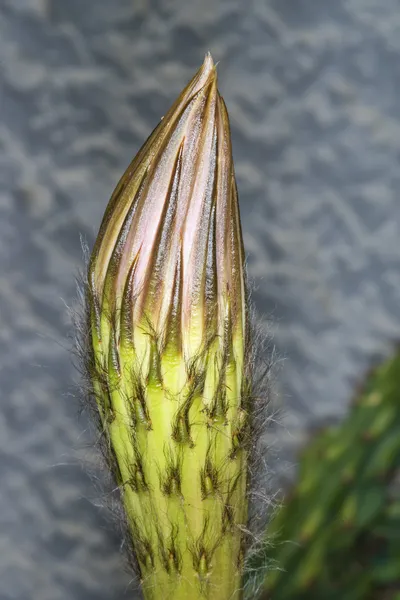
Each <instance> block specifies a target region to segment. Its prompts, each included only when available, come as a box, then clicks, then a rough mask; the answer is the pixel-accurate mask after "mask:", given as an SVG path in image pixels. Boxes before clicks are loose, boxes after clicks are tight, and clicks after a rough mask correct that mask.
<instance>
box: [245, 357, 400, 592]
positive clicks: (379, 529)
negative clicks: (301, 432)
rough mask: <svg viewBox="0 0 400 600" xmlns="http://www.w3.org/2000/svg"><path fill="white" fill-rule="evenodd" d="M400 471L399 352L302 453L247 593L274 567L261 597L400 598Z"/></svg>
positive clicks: (254, 561)
mask: <svg viewBox="0 0 400 600" xmlns="http://www.w3.org/2000/svg"><path fill="white" fill-rule="evenodd" d="M399 474H400V354H397V355H396V356H395V357H394V358H393V359H391V360H389V361H388V362H387V363H385V364H384V365H383V366H381V367H380V368H378V369H377V370H376V371H375V372H374V373H373V374H372V375H371V376H370V378H369V379H368V382H367V384H366V386H365V389H364V390H363V392H362V393H361V394H360V396H359V397H358V398H357V400H356V402H355V404H354V407H353V408H352V410H351V412H350V415H349V416H348V418H346V419H345V421H344V422H343V424H341V425H340V426H336V427H330V428H328V429H326V430H325V431H323V432H321V433H320V434H319V435H317V436H316V437H315V439H314V440H313V441H312V442H311V443H310V445H309V446H308V447H307V448H306V450H305V451H304V453H303V455H302V458H301V462H300V472H299V478H298V483H297V485H296V486H295V488H294V489H293V491H292V493H291V494H290V495H289V497H288V498H287V499H286V500H285V504H284V506H283V507H282V508H281V509H280V510H278V511H277V513H276V515H275V517H274V518H273V519H272V522H271V523H270V525H269V527H268V539H269V540H271V543H270V544H268V545H267V546H266V547H265V548H264V550H263V551H262V552H260V553H259V554H258V555H254V556H253V557H252V559H251V560H250V563H249V570H248V573H249V579H248V581H247V589H248V590H249V597H251V598H254V595H253V594H252V590H254V589H255V588H256V587H257V585H259V584H260V577H261V578H262V577H264V574H265V568H266V567H268V569H267V575H266V578H265V582H264V585H263V594H261V597H262V598H263V599H264V600H267V599H272V600H303V599H304V600H306V599H307V600H311V599H315V600H358V599H360V600H378V599H379V600H389V599H391V600H400V481H399ZM265 556H267V557H268V562H266V560H265ZM257 579H258V581H257Z"/></svg>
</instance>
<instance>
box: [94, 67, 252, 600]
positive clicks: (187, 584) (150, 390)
mask: <svg viewBox="0 0 400 600" xmlns="http://www.w3.org/2000/svg"><path fill="white" fill-rule="evenodd" d="M243 261H244V258H243V245H242V235H241V229H240V219H239V209H238V201H237V191H236V184H235V177H234V170H233V164H232V153H231V142H230V132H229V123H228V116H227V112H226V108H225V105H224V102H223V100H222V98H221V96H220V95H219V92H218V90H217V77H216V70H215V67H214V64H213V62H212V59H211V57H210V56H209V55H208V56H207V57H206V59H205V62H204V64H203V66H202V68H201V69H200V70H199V72H198V73H197V74H196V76H195V77H194V79H193V80H192V81H191V82H190V83H189V85H188V86H187V87H186V89H185V90H184V91H183V92H182V94H181V95H180V96H179V98H178V100H177V101H176V102H175V104H174V105H173V107H172V108H171V109H170V111H169V112H168V113H167V115H166V116H165V117H164V118H163V119H162V121H161V123H160V124H159V126H158V127H157V128H156V129H155V131H154V132H153V133H152V134H151V136H150V138H149V139H148V140H147V142H146V143H145V145H144V146H143V147H142V149H141V150H140V151H139V153H138V155H137V156H136V158H135V159H134V160H133V162H132V163H131V165H130V166H129V167H128V169H127V171H126V172H125V174H124V176H123V177H122V179H121V181H120V183H119V184H118V186H117V188H116V190H115V192H114V194H113V196H112V198H111V200H110V203H109V205H108V208H107V210H106V213H105V216H104V219H103V222H102V225H101V228H100V232H99V235H98V238H97V241H96V244H95V247H94V250H93V254H92V257H91V260H90V264H89V272H88V286H87V299H86V300H87V315H88V326H89V336H88V354H87V356H88V361H87V370H88V373H89V375H90V378H91V381H92V387H93V390H92V392H93V395H94V397H95V400H96V403H97V411H98V415H99V421H100V428H101V431H102V432H103V437H104V439H105V446H106V455H107V458H108V460H109V463H110V465H111V468H112V470H113V472H114V474H115V476H116V479H117V482H118V485H119V488H120V490H121V495H122V499H123V504H124V509H125V513H126V520H127V525H128V529H129V535H130V539H131V542H132V546H133V551H134V554H135V557H136V561H137V567H138V570H139V574H140V578H141V581H142V585H143V592H144V595H145V598H146V599H147V600H151V599H152V600H157V599H167V598H171V599H172V598H173V599H174V600H179V599H187V600H195V599H196V598H205V599H207V598H208V599H214V598H215V599H218V600H234V599H238V598H240V597H241V591H240V589H241V576H242V564H243V552H244V542H245V537H244V536H245V534H244V531H245V528H246V523H247V511H248V507H247V503H248V502H247V496H248V495H247V487H248V477H247V464H248V444H249V439H250V428H251V413H252V402H251V398H250V390H251V381H252V373H251V365H252V362H253V361H252V360H251V356H250V354H251V347H250V343H249V339H250V338H249V327H248V322H247V321H248V320H247V301H246V289H245V276H244V266H243V264H244V262H243ZM252 445H253V442H252Z"/></svg>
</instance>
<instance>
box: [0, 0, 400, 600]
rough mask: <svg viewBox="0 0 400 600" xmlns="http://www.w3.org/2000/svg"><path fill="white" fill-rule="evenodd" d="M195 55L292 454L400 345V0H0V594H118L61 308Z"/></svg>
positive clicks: (121, 582) (120, 579)
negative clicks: (222, 113)
mask: <svg viewBox="0 0 400 600" xmlns="http://www.w3.org/2000/svg"><path fill="white" fill-rule="evenodd" d="M208 49H210V50H211V51H212V53H213V54H214V57H215V59H216V60H219V61H221V64H220V67H219V71H220V81H221V88H222V91H223V94H224V96H225V98H226V100H227V103H228V107H229V110H230V114H231V120H232V129H233V139H234V150H235V156H236V161H237V174H238V183H239V189H240V193H241V207H242V214H243V229H244V234H245V243H246V248H247V251H248V253H249V265H250V273H251V275H252V276H253V277H254V278H255V280H256V282H257V290H256V292H255V300H256V303H257V306H258V309H259V310H260V312H262V313H263V314H264V315H265V316H266V317H268V318H269V319H271V320H272V323H273V325H272V326H271V328H272V330H273V332H274V339H275V343H276V345H277V347H278V350H279V352H280V354H281V356H284V357H286V360H285V361H284V364H283V366H282V368H281V369H280V370H279V372H278V381H277V386H278V389H279V390H280V397H281V402H282V403H283V406H284V407H285V410H286V419H285V423H286V425H287V427H288V430H289V433H290V435H289V433H287V432H282V433H281V434H280V435H279V436H278V438H277V441H276V445H277V447H278V448H280V447H282V448H285V452H286V453H287V452H288V449H289V451H290V449H291V448H292V447H295V446H297V445H298V444H299V443H300V442H301V441H302V439H303V437H304V436H303V433H304V430H305V427H306V425H307V424H309V423H310V421H311V422H313V423H321V422H324V421H325V420H326V419H329V418H332V417H334V418H337V417H339V416H341V415H342V414H344V412H345V410H346V406H347V404H348V400H349V398H350V394H351V389H352V387H353V385H354V383H355V382H356V381H358V380H359V379H360V378H361V376H362V374H363V372H364V371H365V369H366V368H367V366H368V365H369V364H370V363H371V361H373V360H374V359H375V358H376V357H377V356H378V355H384V354H387V353H388V352H389V351H390V345H391V341H392V340H393V339H396V338H397V337H400V336H399V334H400V308H399V307H400V277H399V268H400V243H399V238H400V201H399V198H398V194H399V188H400V168H399V159H400V108H399V98H400V10H399V2H398V0H347V1H345V0H269V1H267V0H247V1H246V2H243V0H225V1H218V0H193V1H192V2H189V1H187V0H176V1H173V0H164V1H163V0H158V1H153V2H150V1H149V2H146V0H112V1H111V0H0V260H1V268H0V353H1V354H0V360H1V362H0V378H1V380H0V394H1V409H0V468H1V479H0V481H1V492H0V582H1V584H0V600H11V599H13V600H71V599H72V598H73V599H74V600H90V599H93V600H101V599H104V600H106V599H107V600H111V599H114V598H115V599H119V598H132V597H133V596H134V594H133V593H132V592H129V593H125V591H126V589H127V586H128V585H129V576H128V575H125V574H124V573H123V572H122V567H121V560H120V557H119V554H118V544H119V539H118V536H117V535H116V534H113V532H112V530H111V529H110V527H109V526H108V525H107V520H106V518H105V517H104V515H103V513H102V512H100V511H98V510H97V509H96V508H95V507H94V506H93V505H92V503H91V502H90V501H91V500H93V499H95V497H96V491H95V490H94V487H93V486H92V484H91V482H90V481H89V478H88V476H87V475H86V474H85V472H84V470H82V468H81V466H80V464H79V461H78V459H77V454H79V456H82V455H83V454H85V452H82V450H81V449H82V447H84V445H85V443H86V442H87V439H88V436H87V435H86V433H85V429H86V423H85V421H84V420H82V419H81V420H78V418H77V408H78V403H77V401H76V399H75V398H74V397H73V396H72V395H70V394H69V392H70V391H71V383H72V380H73V378H74V371H73V368H72V365H71V360H70V357H69V355H68V352H67V351H66V350H65V348H64V347H65V346H67V345H68V340H67V339H66V334H67V331H68V329H69V323H68V320H67V314H66V309H65V303H68V304H70V303H71V301H72V298H73V296H74V275H75V273H76V270H77V268H78V267H79V266H80V265H81V264H82V261H81V250H80V242H79V234H80V233H82V234H83V235H84V236H86V238H87V240H88V241H89V243H92V242H93V239H94V235H95V233H96V231H97V227H98V225H99V221H100V218H101V215H102V212H103V210H104V208H105V205H106V202H107V200H108V197H109V195H110V193H111V191H112V188H113V186H114V185H115V183H116V181H117V179H118V177H119V175H120V174H121V172H122V170H123V169H124V167H125V166H126V164H127V163H128V162H129V160H130V158H131V157H132V155H133V154H134V153H135V152H136V150H137V149H138V147H139V145H140V144H141V142H142V141H143V140H144V138H145V137H146V136H147V135H148V134H149V132H150V131H151V129H152V128H153V127H154V126H155V124H156V123H157V121H158V119H159V118H160V117H161V115H162V114H163V113H164V112H165V110H166V109H167V107H168V106H169V103H170V102H171V101H172V100H173V99H174V97H175V95H176V94H177V93H178V92H179V90H180V88H181V87H182V86H183V84H184V83H185V82H186V81H187V80H188V79H189V78H190V76H191V75H192V73H193V71H194V70H195V69H196V68H197V67H198V65H199V63H200V62H201V61H202V58H203V54H204V53H205V51H206V50H208Z"/></svg>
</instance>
